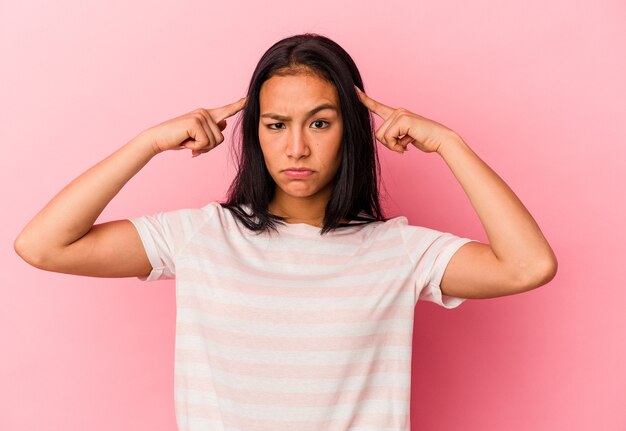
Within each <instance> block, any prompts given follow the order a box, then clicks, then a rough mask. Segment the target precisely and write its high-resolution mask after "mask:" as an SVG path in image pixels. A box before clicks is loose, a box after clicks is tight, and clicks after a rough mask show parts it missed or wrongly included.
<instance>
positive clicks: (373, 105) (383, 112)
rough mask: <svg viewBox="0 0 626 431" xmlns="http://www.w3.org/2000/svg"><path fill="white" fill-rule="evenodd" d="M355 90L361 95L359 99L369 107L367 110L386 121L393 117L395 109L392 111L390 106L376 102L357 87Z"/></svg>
mask: <svg viewBox="0 0 626 431" xmlns="http://www.w3.org/2000/svg"><path fill="white" fill-rule="evenodd" d="M354 88H355V89H356V92H357V94H358V95H359V99H360V100H361V102H362V103H363V104H364V105H365V106H366V107H367V109H369V110H370V111H372V112H373V113H374V114H376V115H378V116H379V117H381V118H383V119H385V120H386V119H387V117H389V116H390V115H391V113H392V112H393V109H391V108H390V107H389V106H387V105H383V104H382V103H380V102H377V101H375V100H374V99H372V98H371V97H369V96H368V95H367V94H365V93H363V92H362V91H361V89H360V88H359V87H357V86H356V85H355V86H354Z"/></svg>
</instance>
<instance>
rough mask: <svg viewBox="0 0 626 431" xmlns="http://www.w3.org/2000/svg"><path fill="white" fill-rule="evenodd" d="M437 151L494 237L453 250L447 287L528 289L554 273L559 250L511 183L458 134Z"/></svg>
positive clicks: (475, 294) (475, 292)
mask: <svg viewBox="0 0 626 431" xmlns="http://www.w3.org/2000/svg"><path fill="white" fill-rule="evenodd" d="M437 153H438V154H439V155H440V156H441V157H442V158H443V159H444V161H445V162H446V164H447V165H448V167H449V168H450V169H451V170H452V173H453V174H454V176H455V177H456V179H457V180H458V181H459V183H460V184H461V187H463V190H464V191H465V193H466V194H467V196H468V198H469V199H470V202H471V204H472V206H473V207H474V209H475V210H476V213H477V215H478V217H479V219H480V221H481V223H482V225H483V227H484V228H485V232H486V233H487V237H488V238H489V243H490V244H489V245H487V244H482V243H479V242H470V243H467V244H465V245H463V246H462V247H461V248H460V249H459V250H458V251H457V252H456V253H455V254H454V256H452V259H451V260H450V262H449V263H448V266H447V267H446V271H445V273H444V276H443V279H442V281H441V290H442V292H443V293H444V294H446V295H450V296H459V297H465V298H492V297H498V296H504V295H511V294H515V293H520V292H524V291H527V290H530V289H533V288H536V287H539V286H541V285H544V284H546V283H548V282H549V281H550V280H551V279H552V278H554V276H555V274H556V271H557V260H556V257H555V255H554V252H553V251H552V249H551V247H550V245H549V244H548V242H547V241H546V239H545V237H544V236H543V234H542V233H541V230H540V229H539V226H538V225H537V223H536V222H535V220H534V219H533V217H532V216H531V214H530V213H529V212H528V210H527V209H526V208H525V207H524V205H523V204H522V202H521V201H520V200H519V199H518V197H517V196H516V195H515V193H513V191H512V190H511V189H510V188H509V186H508V185H507V184H506V183H505V182H504V181H503V180H502V179H501V178H500V177H499V176H498V175H497V174H496V173H495V172H494V171H493V170H492V169H491V168H490V167H489V166H488V165H487V164H486V163H485V162H483V161H482V160H481V159H480V158H479V157H478V156H477V155H476V154H475V153H474V152H473V151H472V150H471V149H470V147H469V146H468V145H467V144H466V143H465V142H464V141H463V140H462V139H461V138H460V137H459V136H458V135H456V134H452V135H450V137H449V138H448V139H447V140H444V141H442V143H441V145H439V147H438V149H437Z"/></svg>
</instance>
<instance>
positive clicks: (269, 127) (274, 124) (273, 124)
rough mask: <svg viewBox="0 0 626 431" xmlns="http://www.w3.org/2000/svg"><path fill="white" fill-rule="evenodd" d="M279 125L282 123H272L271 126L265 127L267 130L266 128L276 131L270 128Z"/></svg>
mask: <svg viewBox="0 0 626 431" xmlns="http://www.w3.org/2000/svg"><path fill="white" fill-rule="evenodd" d="M279 124H283V123H272V124H268V125H267V128H268V129H270V130H277V129H275V128H273V127H272V126H276V125H279Z"/></svg>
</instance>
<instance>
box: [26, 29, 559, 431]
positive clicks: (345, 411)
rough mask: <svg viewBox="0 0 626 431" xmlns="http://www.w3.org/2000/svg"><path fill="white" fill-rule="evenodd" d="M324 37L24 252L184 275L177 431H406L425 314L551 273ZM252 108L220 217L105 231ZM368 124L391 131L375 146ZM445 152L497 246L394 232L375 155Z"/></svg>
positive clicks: (51, 218) (405, 228)
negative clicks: (140, 178)
mask: <svg viewBox="0 0 626 431" xmlns="http://www.w3.org/2000/svg"><path fill="white" fill-rule="evenodd" d="M362 89H363V83H362V80H361V77H360V74H359V72H358V70H357V67H356V65H355V64H354V62H353V61H352V59H351V58H350V56H349V55H348V54H347V53H346V52H345V51H344V50H343V49H342V48H341V47H340V46H339V45H337V44H336V43H335V42H333V41H331V40H330V39H328V38H326V37H323V36H320V35H315V34H304V35H297V36H292V37H289V38H286V39H284V40H281V41H279V42H277V43H276V44H275V45H274V46H272V47H271V48H270V49H269V50H268V51H267V52H266V53H265V54H264V56H263V57H262V58H261V60H260V61H259V64H258V65H257V68H256V69H255V71H254V74H253V76H252V79H251V83H250V86H249V89H248V93H247V95H246V97H244V98H242V99H240V100H238V101H236V102H233V103H231V104H229V105H226V106H223V107H220V108H215V109H198V110H195V111H193V112H190V113H188V114H185V115H183V116H180V117H177V118H174V119H172V120H169V121H166V122H164V123H161V124H159V125H156V126H154V127H152V128H149V129H147V130H145V131H143V132H141V133H140V134H139V135H138V136H137V137H135V138H134V139H132V140H131V141H130V142H128V143H127V144H126V145H124V146H123V147H121V148H120V149H119V150H117V151H116V152H114V153H113V154H112V155H111V156H109V157H108V158H106V159H104V160H103V161H101V162H100V163H98V164H97V165H95V166H94V167H92V168H91V169H89V170H88V171H86V172H85V173H83V174H82V175H81V176H79V177H78V178H77V179H75V180H74V181H73V182H71V183H70V184H69V185H68V186H67V187H65V188H64V189H63V190H62V191H61V192H60V193H59V194H58V195H57V196H55V197H54V198H53V199H52V200H51V201H50V203H48V204H47V205H46V207H44V208H43V209H42V210H41V211H40V212H39V213H38V214H37V215H36V216H35V217H34V218H33V220H32V221H31V222H30V223H29V224H28V225H27V226H26V227H25V228H24V230H23V231H22V232H21V234H20V235H19V237H18V238H17V239H16V241H15V249H16V251H17V253H19V255H20V256H22V258H24V259H25V260H26V261H27V262H28V263H30V264H32V265H34V266H36V267H38V268H42V269H46V270H50V271H57V272H65V273H68V274H79V275H88V276H97V277H128V276H137V277H140V278H141V279H143V280H157V279H167V278H174V277H175V278H176V299H177V301H176V302H177V324H176V370H175V378H176V379H175V383H176V393H175V399H176V412H177V421H178V426H179V428H180V429H185V430H200V429H225V428H232V429H241V430H256V429H258V430H267V429H280V430H290V429H293V430H309V429H310V430H313V429H325V430H335V429H336V430H346V429H349V428H350V429H352V428H354V429H356V428H359V427H367V428H368V429H394V430H396V429H397V430H408V429H409V412H410V409H409V407H410V406H409V400H410V375H411V370H410V364H411V354H412V352H411V346H412V328H413V317H414V315H413V313H414V307H415V304H416V301H417V300H419V299H422V300H428V301H432V302H435V303H437V304H439V305H441V306H443V307H446V308H453V307H456V306H458V305H459V304H460V303H461V302H463V301H464V300H465V298H493V297H497V296H504V295H512V294H516V293H520V292H524V291H527V290H530V289H533V288H536V287H538V286H541V285H543V284H545V283H547V282H548V281H550V280H551V279H552V278H553V277H554V275H555V273H556V268H557V261H556V258H555V256H554V253H553V252H552V250H551V248H550V246H549V244H548V243H547V241H546V239H545V238H544V236H543V235H542V233H541V231H540V229H539V227H538V226H537V224H536V223H535V221H534V220H533V218H532V216H531V215H530V214H529V213H528V211H527V210H526V209H525V208H524V206H523V205H522V203H521V202H520V201H519V200H518V198H517V197H516V196H515V194H514V193H513V192H512V191H511V189H510V188H509V187H508V186H507V185H506V184H505V183H504V182H503V181H502V179H500V178H499V177H498V176H497V175H496V174H495V173H494V172H493V171H492V170H491V169H490V168H489V167H488V166H487V165H486V164H485V163H484V162H483V161H482V160H481V159H479V158H478V156H477V155H476V154H475V153H474V152H473V151H472V150H471V149H470V148H469V146H468V145H467V144H466V143H465V142H464V141H463V139H462V138H461V137H460V136H459V135H458V134H457V133H455V132H454V131H452V130H450V129H448V128H446V127H445V126H443V125H441V124H439V123H437V122H435V121H432V120H429V119H427V118H424V117H421V116H419V115H417V114H415V113H412V112H410V111H408V110H406V109H403V108H398V109H394V108H392V107H389V106H387V105H384V104H382V103H380V102H378V101H376V100H374V99H373V98H371V97H369V96H367V95H366V94H365V93H363V92H362ZM240 110H243V116H242V118H243V122H242V125H241V131H242V140H241V152H240V154H239V163H240V165H239V169H238V173H237V176H236V178H235V180H234V181H233V183H232V185H231V188H230V190H229V196H228V200H227V202H224V203H219V202H210V203H208V204H207V205H206V206H205V207H203V208H198V209H181V210H177V211H170V212H164V213H159V214H156V215H153V216H143V217H137V218H134V219H129V220H116V221H111V222H108V223H102V224H96V225H94V222H95V220H96V219H97V217H98V216H99V214H100V213H101V212H102V210H103V209H104V208H105V207H106V205H107V204H108V203H109V202H110V201H111V199H112V198H113V197H114V196H115V195H116V194H117V192H118V191H119V190H120V189H121V188H122V187H123V186H124V185H125V184H126V182H127V181H128V180H129V179H130V178H131V177H132V176H133V175H135V174H136V173H137V172H139V170H140V169H141V168H143V167H144V166H145V165H146V164H147V163H148V162H149V161H150V160H151V159H152V158H153V157H155V156H156V155H157V154H160V153H162V152H165V151H168V150H180V149H190V150H191V152H192V156H193V157H196V156H198V155H200V154H203V153H207V152H209V151H210V150H211V149H213V148H215V147H216V146H217V145H219V144H220V143H222V142H223V140H224V137H223V135H222V131H223V130H224V129H225V128H226V119H227V118H229V117H231V116H233V115H235V114H236V113H238V112H239V111H240ZM371 113H373V114H375V115H378V116H380V117H381V118H382V119H383V120H384V121H383V123H382V125H381V126H380V127H379V128H378V130H377V131H376V132H375V134H374V133H373V128H372V126H373V124H374V123H373V122H372V121H371V120H372V116H371ZM374 137H375V138H376V140H378V141H379V142H380V143H382V145H384V146H385V147H387V148H388V149H390V150H392V151H397V152H399V153H403V152H404V151H406V150H407V149H408V148H409V146H414V147H416V148H419V149H420V150H421V151H424V152H427V153H430V152H436V153H437V154H439V155H440V156H441V157H442V158H443V160H444V162H445V163H446V164H447V165H448V166H449V168H450V169H451V170H452V173H453V174H454V175H455V177H456V178H457V180H458V181H459V182H460V183H461V186H462V187H463V189H464V190H465V192H466V193H467V195H468V197H469V199H470V201H471V203H472V205H473V207H474V209H475V210H476V212H477V214H478V216H479V218H480V220H481V222H482V223H483V226H484V228H485V231H486V233H487V235H488V237H489V244H483V243H481V242H478V241H473V240H470V239H468V238H461V237H458V236H455V235H453V234H451V233H445V232H438V231H435V230H432V229H428V228H425V227H419V226H410V225H408V224H407V219H406V218H405V217H395V218H393V219H386V218H384V217H383V214H382V211H381V209H380V205H379V200H378V190H377V173H378V172H379V167H378V160H377V158H376V144H375V140H374Z"/></svg>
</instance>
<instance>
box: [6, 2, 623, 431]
mask: <svg viewBox="0 0 626 431" xmlns="http://www.w3.org/2000/svg"><path fill="white" fill-rule="evenodd" d="M576 3H577V5H576V6H573V3H572V2H569V1H564V0H558V1H551V2H545V1H543V0H530V1H529V0H525V1H519V2H488V1H484V0H483V1H478V2H470V3H467V2H462V1H451V0H437V1H434V0H433V1H428V2H425V1H396V2H388V1H385V2H374V3H371V4H370V5H369V6H368V7H366V8H364V7H363V6H362V4H363V3H362V2H357V1H346V2H337V1H317V2H315V3H304V2H302V3H298V4H296V3H294V2H271V3H262V2H260V3H259V2H252V1H249V2H220V3H218V2H202V1H198V0H195V1H187V2H182V3H181V2H163V1H161V2H158V3H154V2H147V1H136V2H130V3H128V2H122V1H113V2H84V1H69V0H60V1H58V2H54V3H50V2H44V1H41V0H38V1H28V2H10V3H9V2H1V3H0V50H1V52H2V57H1V58H2V60H1V61H2V67H1V68H0V82H1V83H2V85H1V86H0V92H1V93H0V97H1V99H2V103H1V104H0V115H1V117H0V121H1V128H0V142H1V144H0V145H2V149H3V155H2V157H1V158H0V187H1V199H2V202H3V204H2V211H1V217H2V223H1V225H0V265H1V271H0V286H1V288H0V304H1V309H2V311H1V313H0V341H1V343H2V354H1V355H0V429H2V430H7V431H9V430H10V431H25V430H31V429H40V430H70V429H76V430H78V429H81V430H82V429H89V430H92V431H101V430H102V431H104V430H107V431H108V430H122V429H123V430H148V429H149V430H152V431H173V430H175V429H176V425H175V417H174V403H173V352H174V318H175V303H174V283H173V282H170V281H160V282H155V283H150V284H147V283H142V282H140V281H138V280H136V279H130V278H127V279H97V278H89V277H77V276H71V275H64V274H56V273H50V272H45V271H41V270H37V269H35V268H33V267H30V266H29V265H27V264H26V263H25V262H23V261H22V260H21V259H20V258H19V257H18V256H17V255H16V254H15V253H14V251H13V240H14V238H15V236H16V235H17V233H18V232H19V230H20V229H21V228H22V227H23V226H24V225H25V224H26V222H28V220H29V219H30V218H31V217H32V216H33V215H34V214H35V213H36V212H37V211H39V209H41V208H42V207H43V206H44V205H45V204H46V203H47V202H48V201H49V200H50V199H51V198H52V196H53V195H54V194H55V193H56V192H58V191H59V190H60V189H61V188H62V187H64V186H65V185H66V184H67V183H69V182H70V181H71V180H72V179H73V178H75V177H76V176H78V175H79V174H80V173H82V172H83V171H84V170H86V169H87V168H89V167H90V166H92V165H93V164H95V163H97V162H98V161H100V160H101V159H103V158H104V157H106V156H107V155H109V154H110V153H112V152H113V151H115V150H116V149H117V148H119V147H120V146H121V145H123V144H124V143H125V142H127V141H128V140H130V139H131V138H133V137H134V136H135V135H136V134H138V133H139V132H140V131H142V130H144V129H145V128H148V127H150V126H152V125H154V124H157V123H160V122H162V121H165V120H167V119H169V118H172V117H174V116H178V115H180V114H183V113H185V112H188V111H190V110H192V109H195V108H197V107H216V106H220V105H223V104H226V103H229V102H232V101H235V100H236V99H238V98H239V97H241V96H243V95H244V92H245V89H246V87H247V85H248V81H249V79H250V76H251V74H252V70H253V68H254V66H255V65H256V62H257V61H258V59H259V58H260V56H261V55H262V53H263V52H264V51H265V50H266V49H267V48H269V46H270V45H272V44H273V43H274V42H276V41H278V40H279V39H281V38H283V37H286V36H289V35H292V34H296V33H302V32H305V31H310V32H318V33H321V34H324V35H327V36H329V37H331V38H332V39H334V40H335V41H337V42H338V43H339V44H341V45H342V46H343V47H344V48H345V49H346V50H347V51H348V52H349V53H350V54H351V55H352V56H353V58H354V59H355V61H356V63H357V65H358V66H359V68H360V70H361V73H362V75H363V78H364V81H365V88H366V90H367V91H368V93H369V94H370V95H371V96H372V97H374V98H376V99H377V100H380V101H381V102H383V103H386V104H388V105H392V106H403V107H406V108H408V109H410V110H412V111H414V112H416V113H419V114H420V115H423V116H426V117H428V118H432V119H434V120H436V121H439V122H441V123H443V124H445V125H447V126H448V127H450V128H452V129H454V130H456V131H457V132H458V133H459V134H460V135H461V136H462V137H463V138H464V139H465V141H466V142H467V143H468V144H469V145H470V146H471V147H472V148H473V149H474V151H476V152H477V153H478V155H479V156H480V157H481V158H482V159H483V160H484V161H485V162H487V163H488V164H489V165H490V166H491V167H492V168H493V169H494V170H495V171H496V172H498V173H499V174H500V176H501V177H502V178H503V179H504V180H505V181H506V182H507V183H508V184H509V185H510V186H511V187H512V189H513V190H514V191H515V192H516V193H517V195H518V196H519V197H520V199H521V200H522V201H523V202H524V204H525V205H526V207H527V208H528V209H529V210H530V212H531V213H532V214H533V216H534V217H535V219H536V220H537V222H538V223H539V225H540V226H541V228H542V230H543V232H544V234H545V235H546V237H547V238H548V240H549V241H550V243H551V245H552V247H553V249H554V250H555V252H556V254H557V256H558V258H559V272H558V274H557V276H556V278H555V279H554V280H553V281H552V282H551V283H550V284H548V285H547V286H544V287H541V288H539V289H537V290H533V291H530V292H527V293H524V294H521V295H515V296H508V297H502V298H494V299H488V300H468V301H467V302H466V303H464V304H463V305H461V306H460V308H458V309H455V310H445V309H443V308H440V307H437V306H436V305H434V304H430V303H419V304H418V305H417V310H416V313H417V317H416V322H415V340H414V349H415V350H414V359H413V360H414V365H413V378H412V385H413V391H412V427H413V429H414V430H418V429H419V430H433V431H435V430H436V431H452V430H461V429H462V430H468V431H473V430H477V431H478V430H481V431H492V430H493V431H495V430H508V431H521V430H570V431H579V430H580V431H582V430H584V431H588V430H615V431H617V430H624V429H626V413H624V408H623V404H624V397H625V396H626V371H625V368H626V367H625V364H626V317H625V314H624V312H623V310H624V305H625V304H626V288H625V283H624V282H625V281H626V276H625V275H626V274H625V269H624V268H625V267H626V265H624V262H623V261H624V257H625V254H624V240H625V239H626V235H625V228H624V225H623V223H624V220H626V217H625V213H626V211H625V207H626V205H625V201H624V188H625V187H624V186H625V184H626V181H625V174H624V166H625V165H624V158H625V157H626V150H625V146H624V144H625V142H626V140H625V138H626V102H625V100H626V79H624V77H625V76H626V49H625V44H624V41H626V26H624V22H625V21H626V6H625V3H624V2H622V1H618V0H614V1H609V0H604V1H591V0H587V1H582V2H576ZM379 124H380V123H379ZM228 147H229V145H228V142H226V143H225V144H224V145H222V146H220V147H218V148H217V149H216V150H214V151H212V152H211V153H209V154H206V155H203V156H202V157H198V158H195V159H193V160H192V159H191V157H190V153H189V152H187V151H185V152H182V151H180V152H169V153H165V154H162V155H160V156H159V157H157V158H155V159H153V160H152V161H151V162H150V163H149V165H148V166H147V167H146V168H145V169H144V170H142V171H141V172H140V173H139V174H138V175H137V176H136V177H135V178H133V179H132V180H131V181H130V182H129V183H128V184H127V186H126V187H125V188H124V189H123V190H122V191H121V192H120V194H119V195H118V196H117V197H116V198H115V199H114V200H113V201H112V202H111V204H110V205H109V206H108V207H107V208H106V210H105V211H104V213H103V214H102V216H101V217H100V218H99V219H98V221H99V222H103V221H108V220H112V219H119V218H126V217H132V216H137V215H141V214H147V213H153V212H158V211H164V210H170V209H176V208H182V207H198V206H201V205H203V204H204V203H205V202H207V201H208V200H210V199H222V198H223V197H224V194H225V192H226V188H227V186H228V184H229V183H230V180H231V178H232V176H233V173H234V170H233V164H232V163H231V162H230V161H229V154H228ZM380 150H381V152H380V154H381V159H382V169H383V179H384V182H385V185H386V188H387V191H388V193H389V197H388V198H387V200H386V201H385V202H386V204H385V206H386V208H387V209H388V213H389V214H394V215H397V214H405V215H407V216H408V217H409V220H410V221H411V223H412V224H419V225H424V226H429V227H432V228H435V229H440V230H445V231H450V232H453V233H455V234H458V235H461V236H467V237H472V238H475V239H478V240H481V241H487V237H486V234H485V233H484V230H483V228H482V226H481V224H480V221H479V220H478V217H477V216H476V214H475V213H474V211H473V209H472V207H471V205H470V203H469V200H468V199H467V198H466V196H465V194H464V193H463V191H462V189H461V187H460V185H459V184H458V183H457V182H456V180H455V179H454V177H453V175H452V173H451V172H450V171H449V170H448V168H447V167H446V166H445V163H444V162H443V160H442V159H440V158H439V157H438V156H437V155H433V154H424V153H420V152H419V151H417V150H415V149H414V150H413V151H409V153H407V155H405V156H403V157H400V156H399V155H397V154H395V153H391V152H390V151H388V150H386V149H385V148H383V147H382V146H380Z"/></svg>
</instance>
